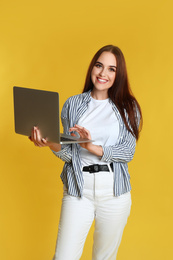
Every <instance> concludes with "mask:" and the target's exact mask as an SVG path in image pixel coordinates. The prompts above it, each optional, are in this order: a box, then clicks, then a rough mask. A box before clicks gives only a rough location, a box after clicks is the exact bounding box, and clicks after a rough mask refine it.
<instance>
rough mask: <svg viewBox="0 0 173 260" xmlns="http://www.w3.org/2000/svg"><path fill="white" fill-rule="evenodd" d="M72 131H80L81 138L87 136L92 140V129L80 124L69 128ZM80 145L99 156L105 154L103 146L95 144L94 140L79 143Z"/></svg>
mask: <svg viewBox="0 0 173 260" xmlns="http://www.w3.org/2000/svg"><path fill="white" fill-rule="evenodd" d="M69 131H70V132H72V131H76V132H77V133H79V135H80V137H81V138H87V139H89V140H91V134H90V131H89V130H87V129H86V128H84V127H82V126H79V125H75V126H74V127H71V128H70V129H69ZM71 135H72V136H75V134H73V133H72V134H71ZM79 144H80V146H81V147H82V148H85V149H87V150H88V151H89V152H91V153H93V154H95V155H97V156H103V148H102V146H100V145H95V144H93V143H92V142H88V143H79Z"/></svg>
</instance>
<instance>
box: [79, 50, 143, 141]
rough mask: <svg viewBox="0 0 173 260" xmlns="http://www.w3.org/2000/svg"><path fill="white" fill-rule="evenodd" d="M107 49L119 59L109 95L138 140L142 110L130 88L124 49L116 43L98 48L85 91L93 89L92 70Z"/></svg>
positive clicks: (89, 71)
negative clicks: (115, 44)
mask: <svg viewBox="0 0 173 260" xmlns="http://www.w3.org/2000/svg"><path fill="white" fill-rule="evenodd" d="M105 51H106V52H111V53H112V54H114V55H115V58H116V61H117V69H116V77H115V81H114V83H113V85H112V87H111V88H109V90H108V96H109V98H110V99H111V100H112V101H113V102H114V104H115V105H116V106H117V108H118V110H119V112H120V114H121V116H122V119H123V121H124V123H125V125H126V128H127V129H128V130H129V131H130V132H131V133H132V134H133V135H134V136H135V138H136V139H137V140H138V138H139V131H140V130H141V128H142V112H141V108H140V105H139V103H138V102H137V100H136V98H135V97H134V95H133V94H132V91H131V89H130V85H129V81H128V76H127V69H126V62H125V59H124V55H123V53H122V51H121V50H120V49H119V48H118V47H116V46H114V45H106V46H104V47H102V48H101V49H100V50H98V52H97V53H96V54H95V55H94V57H93V59H92V61H91V63H90V66H89V68H88V72H87V75H86V80H85V85H84V89H83V92H87V91H89V90H92V89H93V86H94V85H93V83H92V80H91V72H92V69H93V67H94V65H95V63H96V62H97V60H98V58H99V57H100V55H101V54H102V53H103V52H105ZM126 113H127V115H128V118H127V116H126ZM139 116H140V128H139Z"/></svg>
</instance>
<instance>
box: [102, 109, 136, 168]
mask: <svg viewBox="0 0 173 260" xmlns="http://www.w3.org/2000/svg"><path fill="white" fill-rule="evenodd" d="M125 116H126V119H127V122H128V124H129V121H128V116H127V113H126V111H125ZM136 120H137V125H138V127H139V124H140V113H139V111H138V110H137V107H136ZM129 126H130V125H129ZM124 127H125V125H124ZM123 132H124V133H125V134H124V136H120V142H119V143H118V144H115V145H111V146H102V148H103V156H102V158H101V161H105V162H125V163H128V162H130V161H131V160H132V159H133V157H134V153H135V148H136V138H135V136H133V135H132V133H131V132H130V131H128V130H127V129H126V127H125V131H123Z"/></svg>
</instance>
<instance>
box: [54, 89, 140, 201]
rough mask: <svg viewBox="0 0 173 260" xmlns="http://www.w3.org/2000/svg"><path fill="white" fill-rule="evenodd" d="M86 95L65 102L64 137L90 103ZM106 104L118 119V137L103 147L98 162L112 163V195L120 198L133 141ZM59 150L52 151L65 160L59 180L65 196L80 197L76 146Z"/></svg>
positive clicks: (127, 187)
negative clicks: (62, 185)
mask: <svg viewBox="0 0 173 260" xmlns="http://www.w3.org/2000/svg"><path fill="white" fill-rule="evenodd" d="M90 92H91V91H88V92H85V93H82V94H79V95H76V96H72V97H70V98H68V99H67V101H66V102H65V104H64V106H63V108H62V112H61V120H62V124H63V128H64V133H65V134H70V133H69V128H70V127H73V126H74V125H75V124H77V123H78V121H79V118H80V117H81V116H82V115H83V114H84V113H85V111H86V110H87V108H88V103H89V102H90V100H91V95H90ZM109 102H110V103H111V105H112V109H113V111H114V112H115V114H116V116H117V118H118V120H119V137H118V142H117V143H116V144H115V145H114V144H112V145H111V146H103V156H102V158H101V161H104V162H105V163H111V162H113V170H114V195H115V196H120V195H121V194H123V193H126V192H128V191H130V190H131V185H130V175H129V173H128V166H127V163H128V162H130V161H131V160H132V159H133V156H134V153H135V146H136V138H135V137H134V136H133V135H132V134H131V133H130V132H129V131H128V130H127V128H126V126H125V124H124V122H123V120H122V117H121V115H120V113H119V111H118V109H117V107H116V106H115V104H114V103H113V102H112V101H111V100H109ZM61 148H62V149H61V151H59V152H54V151H53V153H54V154H55V155H56V156H58V157H59V158H60V159H62V160H63V161H65V164H64V167H63V171H62V173H61V179H62V181H63V183H64V184H65V186H66V187H67V189H68V194H69V195H72V196H77V197H81V196H82V192H83V184H84V181H83V175H82V165H81V160H80V153H79V144H66V145H62V146H61Z"/></svg>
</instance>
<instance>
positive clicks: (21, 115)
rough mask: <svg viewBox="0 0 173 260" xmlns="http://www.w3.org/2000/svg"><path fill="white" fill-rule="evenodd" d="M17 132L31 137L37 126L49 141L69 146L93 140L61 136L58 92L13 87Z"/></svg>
mask: <svg viewBox="0 0 173 260" xmlns="http://www.w3.org/2000/svg"><path fill="white" fill-rule="evenodd" d="M13 98H14V121H15V132H16V133H18V134H21V135H26V136H30V135H31V131H32V128H33V127H34V126H37V127H38V128H39V129H40V132H41V135H42V137H44V138H47V140H48V141H51V142H55V143H60V144H69V143H84V142H92V141H93V140H89V139H83V138H78V137H74V136H71V135H65V134H60V120H59V94H58V93H57V92H52V91H45V90H37V89H30V88H22V87H16V86H15V87H13Z"/></svg>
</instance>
